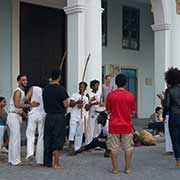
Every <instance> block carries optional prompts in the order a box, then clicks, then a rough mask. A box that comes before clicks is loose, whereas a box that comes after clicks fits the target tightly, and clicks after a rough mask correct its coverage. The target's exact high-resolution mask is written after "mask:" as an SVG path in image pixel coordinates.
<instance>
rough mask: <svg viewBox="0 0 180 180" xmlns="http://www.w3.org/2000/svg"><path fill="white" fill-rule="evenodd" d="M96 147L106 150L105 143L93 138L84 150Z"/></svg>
mask: <svg viewBox="0 0 180 180" xmlns="http://www.w3.org/2000/svg"><path fill="white" fill-rule="evenodd" d="M96 147H100V148H103V149H107V146H106V142H101V141H99V139H98V138H94V139H93V140H92V142H91V143H90V144H88V145H86V146H85V150H89V149H93V148H96Z"/></svg>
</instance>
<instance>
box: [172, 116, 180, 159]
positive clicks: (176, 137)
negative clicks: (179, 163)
mask: <svg viewBox="0 0 180 180" xmlns="http://www.w3.org/2000/svg"><path fill="white" fill-rule="evenodd" d="M169 132H170V136H171V141H172V145H173V151H174V155H175V158H176V160H180V115H171V117H170V120H169Z"/></svg>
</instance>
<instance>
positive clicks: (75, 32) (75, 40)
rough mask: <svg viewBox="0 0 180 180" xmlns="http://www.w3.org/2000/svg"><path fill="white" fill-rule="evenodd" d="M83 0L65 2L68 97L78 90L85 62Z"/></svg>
mask: <svg viewBox="0 0 180 180" xmlns="http://www.w3.org/2000/svg"><path fill="white" fill-rule="evenodd" d="M85 9H86V8H85V0H67V7H65V8H64V11H65V12H66V14H67V21H68V27H67V28H68V30H67V37H68V39H67V44H68V45H67V50H68V60H67V90H68V93H69V95H71V94H72V93H74V92H77V90H78V83H79V82H80V81H81V79H82V73H83V72H82V71H83V68H84V61H85Z"/></svg>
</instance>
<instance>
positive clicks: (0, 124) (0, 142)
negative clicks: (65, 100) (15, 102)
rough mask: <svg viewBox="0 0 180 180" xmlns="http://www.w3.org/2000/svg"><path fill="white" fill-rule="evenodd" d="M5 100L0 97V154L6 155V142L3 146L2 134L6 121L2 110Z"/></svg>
mask: <svg viewBox="0 0 180 180" xmlns="http://www.w3.org/2000/svg"><path fill="white" fill-rule="evenodd" d="M6 104H7V103H6V99H5V98H4V97H0V148H1V152H3V153H8V150H7V149H6V145H7V144H8V140H7V142H6V143H5V144H4V133H5V130H6V128H7V125H6V120H7V113H6V111H5V110H4V108H5V106H6Z"/></svg>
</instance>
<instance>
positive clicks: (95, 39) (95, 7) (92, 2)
mask: <svg viewBox="0 0 180 180" xmlns="http://www.w3.org/2000/svg"><path fill="white" fill-rule="evenodd" d="M86 7H87V9H86V37H85V39H86V58H87V56H88V54H89V53H90V54H91V57H90V60H89V64H88V67H87V73H86V78H85V79H86V81H87V82H88V83H89V82H90V81H91V80H94V79H97V80H99V81H100V82H101V79H102V25H101V24H102V20H101V16H102V12H103V10H102V8H101V0H86Z"/></svg>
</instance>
